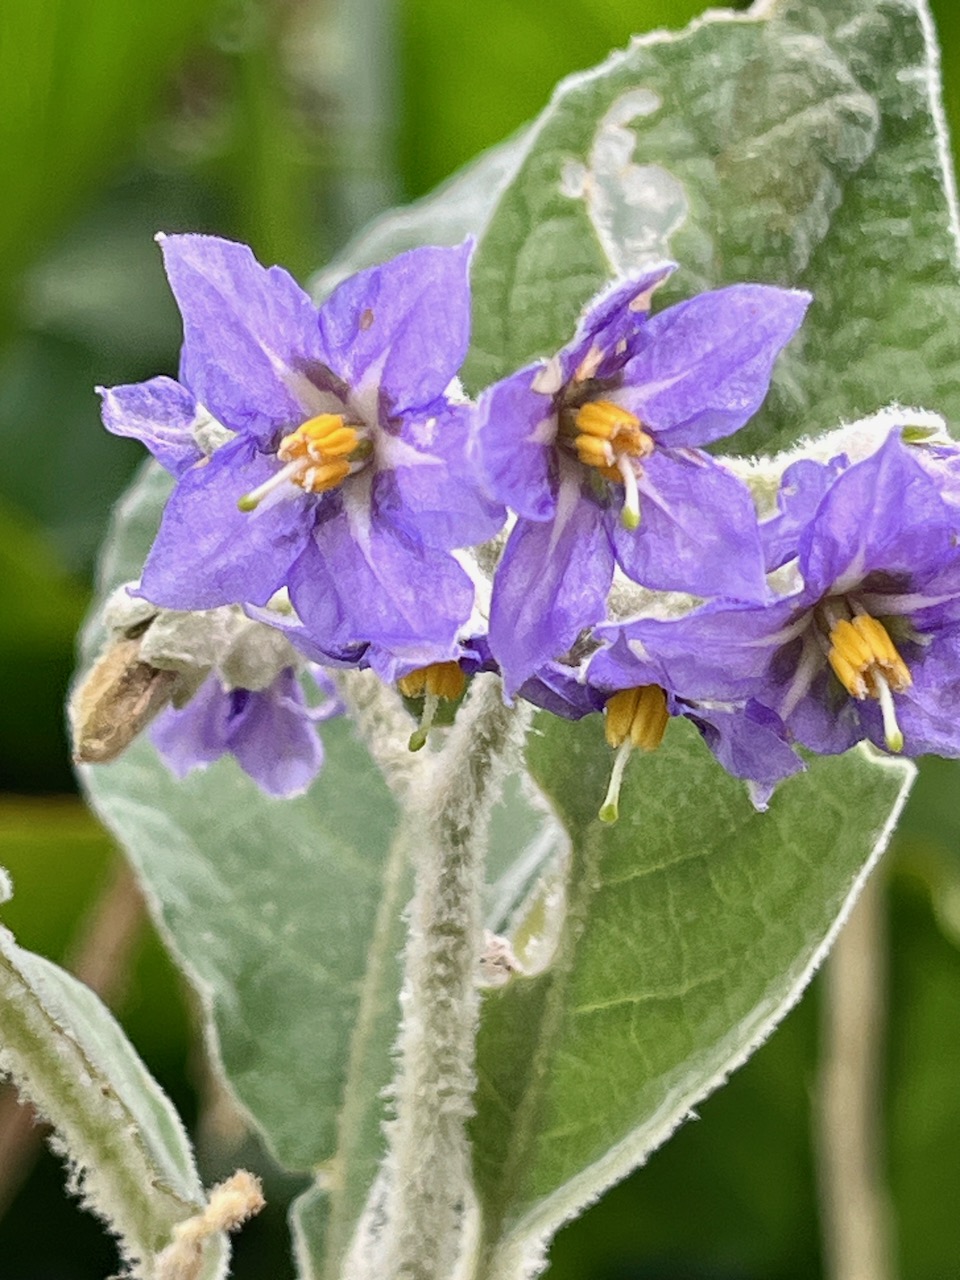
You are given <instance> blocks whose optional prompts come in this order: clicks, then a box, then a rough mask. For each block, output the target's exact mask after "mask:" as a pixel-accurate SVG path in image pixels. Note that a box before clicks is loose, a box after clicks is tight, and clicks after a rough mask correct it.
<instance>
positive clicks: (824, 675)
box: [759, 655, 871, 756]
mask: <svg viewBox="0 0 960 1280" xmlns="http://www.w3.org/2000/svg"><path fill="white" fill-rule="evenodd" d="M784 656H786V655H784ZM794 670H795V668H794ZM791 674H792V672H791ZM789 688H790V681H789V680H788V679H785V680H783V681H782V682H780V683H779V684H778V685H773V684H772V683H771V684H769V685H768V686H767V687H766V688H765V689H764V690H763V691H762V692H761V693H760V694H759V697H760V700H761V701H762V702H763V703H764V704H765V705H771V704H772V705H774V706H775V707H776V709H777V710H778V711H779V710H780V708H781V707H782V706H783V705H784V704H783V694H784V692H785V691H786V690H788V689H789ZM793 701H794V700H793V699H792V698H791V699H790V702H791V703H793ZM870 705H871V703H870V702H869V701H867V702H858V701H857V700H856V698H851V697H850V695H849V694H848V693H847V691H846V689H844V688H843V686H842V685H841V684H840V682H839V680H837V678H836V676H835V675H834V674H833V672H832V671H831V670H830V668H829V667H828V666H827V665H826V662H825V661H823V662H822V663H821V664H820V665H819V666H818V668H817V670H816V672H815V673H814V675H813V679H812V681H811V683H810V685H809V689H808V690H807V692H805V693H804V694H803V695H802V696H801V697H800V698H799V699H797V700H796V702H795V705H793V706H792V707H791V709H790V711H789V714H787V715H786V716H785V717H784V721H785V724H786V726H787V732H788V733H789V735H790V737H791V738H792V739H793V740H794V741H796V742H799V743H800V745H801V746H804V747H807V748H808V749H809V750H810V751H816V752H817V753H818V754H819V755H825V756H836V755H840V754H841V753H842V752H844V751H849V750H850V748H851V747H852V746H854V745H855V744H856V743H858V742H860V741H862V740H863V738H865V737H866V736H867V733H866V730H865V729H864V726H863V721H862V714H863V711H864V709H865V708H869V706H870Z"/></svg>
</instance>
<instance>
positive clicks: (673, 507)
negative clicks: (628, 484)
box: [608, 449, 769, 600]
mask: <svg viewBox="0 0 960 1280" xmlns="http://www.w3.org/2000/svg"><path fill="white" fill-rule="evenodd" d="M638 487H639V490H640V527H639V528H638V529H625V528H624V527H623V525H622V523H621V521H620V518H619V512H618V511H616V510H612V509H611V510H610V512H609V513H608V521H609V527H610V536H611V538H612V539H613V544H614V548H615V550H616V555H617V560H618V562H619V564H620V566H621V568H622V569H623V571H624V573H625V574H626V575H627V576H628V577H629V578H632V579H633V580H634V581H635V582H639V583H642V584H643V585H644V586H646V587H653V588H656V589H659V590H665V591H687V592H689V593H690V594H692V595H697V596H721V595H722V596H729V597H731V598H734V599H739V600H763V599H766V598H767V596H768V594H769V592H768V588H767V583H766V577H765V575H764V566H763V555H762V550H761V546H760V532H759V527H758V525H757V514H756V509H755V507H754V505H753V499H752V498H751V496H750V491H749V490H748V489H747V487H746V485H745V484H743V482H742V481H741V480H738V479H737V477H736V476H735V475H733V473H732V472H730V471H727V470H726V468H725V467H722V466H721V465H720V464H719V463H718V462H715V461H714V460H713V459H712V458H710V457H709V456H708V455H707V454H705V453H700V452H699V451H698V450H679V449H656V450H654V452H653V453H652V454H651V456H650V457H649V458H647V459H645V460H644V462H643V464H642V467H641V474H640V476H639V481H638Z"/></svg>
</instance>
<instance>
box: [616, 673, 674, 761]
mask: <svg viewBox="0 0 960 1280" xmlns="http://www.w3.org/2000/svg"><path fill="white" fill-rule="evenodd" d="M604 710H605V712H606V719H605V723H604V732H605V734H606V737H607V742H608V743H609V744H610V746H611V747H619V746H621V745H622V744H623V743H624V742H626V741H627V739H629V740H630V745H631V747H636V748H637V749H638V750H639V751H655V750H656V749H657V747H659V745H660V743H661V742H662V741H663V735H664V733H665V732H666V728H667V721H668V720H669V719H670V713H669V712H668V711H667V695H666V694H665V693H664V691H663V690H662V689H661V688H660V686H659V685H658V684H644V685H639V686H637V687H636V688H634V689H621V690H620V692H619V693H615V694H613V695H612V696H611V697H609V698H608V699H607V702H606V706H605V708H604Z"/></svg>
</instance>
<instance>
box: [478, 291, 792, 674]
mask: <svg viewBox="0 0 960 1280" xmlns="http://www.w3.org/2000/svg"><path fill="white" fill-rule="evenodd" d="M671 270H672V267H670V266H664V267H661V268H659V269H657V270H654V271H650V272H648V273H647V274H645V275H643V276H640V277H637V278H634V279H631V280H628V281H626V282H625V283H622V284H620V285H618V286H617V287H616V288H615V289H613V290H612V291H611V292H610V293H608V294H606V295H604V296H603V297H602V298H601V299H600V300H599V302H597V303H595V304H594V305H593V306H592V307H591V308H590V309H589V310H588V311H587V313H586V314H585V316H584V317H583V319H582V320H581V322H580V325H579V327H578V329H577V332H576V334H575V336H574V338H573V340H572V341H571V342H570V344H569V345H568V346H566V347H564V348H563V350H561V351H560V352H559V353H558V354H557V355H556V356H554V357H553V359H551V360H550V361H548V362H547V363H545V364H539V365H530V366H528V367H527V368H525V369H522V370H520V372H519V373H516V374H513V375H511V376H510V377H509V378H506V379H504V380H503V381H502V382H499V383H497V384H496V385H495V386H493V387H491V388H490V389H488V390H487V391H486V392H485V393H484V394H483V395H482V396H481V398H480V403H479V405H478V414H477V427H476V436H475V441H474V449H475V453H476V456H477V458H478V462H479V465H480V468H481V471H482V474H483V477H484V481H485V483H486V484H487V486H488V489H489V491H490V493H491V495H492V496H493V497H495V498H496V499H497V500H498V501H500V502H503V503H505V504H506V505H507V506H509V507H512V508H513V510H514V511H515V512H516V513H517V516H518V517H519V518H518V520H517V523H516V526H515V528H514V529H513V531H512V533H511V535H510V538H509V541H508V543H507V547H506V550H505V552H504V555H503V559H502V561H501V563H500V566H499V568H498V571H497V576H496V580H495V583H494V592H493V600H492V606H491V618H490V642H491V647H492V649H493V652H494V654H495V655H496V657H497V659H498V660H499V662H500V664H501V666H502V667H503V669H504V678H505V682H506V687H507V692H508V693H512V692H514V691H515V690H516V689H517V688H519V686H520V685H521V684H522V683H523V681H524V680H525V679H527V677H528V676H530V675H531V674H532V673H533V672H534V671H535V670H536V669H537V668H538V667H540V666H542V665H543V663H544V662H546V661H548V660H550V659H552V658H555V657H557V656H558V655H560V654H562V653H564V652H565V651H566V650H567V649H568V648H569V647H570V645H571V644H572V643H573V641H574V639H575V638H576V636H577V634H578V632H579V631H580V630H581V629H582V628H583V627H585V626H589V625H591V624H593V623H595V622H598V621H599V620H600V619H601V618H602V617H603V616H604V604H605V601H606V596H607V591H608V589H609V587H610V583H611V581H612V577H613V571H614V563H615V562H616V563H618V564H619V565H620V567H621V568H622V569H623V571H624V572H625V573H626V574H627V576H628V577H630V578H632V579H633V580H634V581H635V582H639V583H642V584H643V585H644V586H648V587H652V588H658V589H664V590H677V591H686V592H690V593H692V594H695V595H703V596H713V595H721V594H722V595H727V596H731V597H735V598H739V599H746V600H758V599H763V598H764V597H765V595H766V592H767V588H766V581H765V577H764V565H763V558H762V554H761V547H760V540H759V534H758V528H757V520H756V514H755V510H754V506H753V501H752V499H751V497H750V494H749V492H748V491H747V489H746V487H745V486H744V485H743V484H742V483H741V482H740V481H739V480H738V479H737V478H736V477H735V476H734V475H733V474H732V473H731V472H730V471H728V470H727V469H725V468H724V467H723V466H721V465H720V464H719V463H717V462H715V461H714V460H713V459H712V458H711V457H710V456H709V455H708V454H706V453H704V452H702V450H701V449H699V448H696V447H694V446H698V445H705V444H708V443H710V442H711V441H714V440H717V439H720V438H721V437H723V436H726V435H729V434H730V433H731V432H733V431H736V430H737V429H738V428H739V427H741V426H743V424H744V423H745V422H746V421H747V420H748V419H749V418H750V416H751V415H752V414H753V413H754V412H755V411H756V409H757V408H758V407H759V406H760V403H761V402H762V400H763V398H764V396H765V395H766V392H767V388H768V386H769V382H770V375H771V370H772V368H773V363H774V360H775V359H776V357H777V355H778V353H779V352H780V350H781V348H782V347H783V346H784V344H785V343H786V342H788V341H789V339H790V338H791V337H792V336H793V334H794V333H795V332H796V330H797V328H798V326H799V325H800V322H801V320H802V319H803V315H804V312H805V310H806V308H807V305H808V303H809V301H810V298H809V295H807V294H805V293H799V292H793V291H790V290H784V289H775V288H768V287H766V286H763V285H754V284H746V285H735V286H732V287H731V288H728V289H721V290H719V291H717V292H715V293H705V294H701V295H700V296H699V297H696V298H693V299H691V300H690V301H688V302H682V303H679V304H678V305H677V306H674V307H670V308H668V309H667V310H666V311H663V312H660V313H659V314H658V315H656V316H653V317H652V318H650V319H648V318H647V315H646V313H647V310H648V308H649V305H650V296H651V294H652V292H653V290H654V289H655V288H656V287H657V285H658V284H660V283H661V282H662V281H663V280H664V279H665V277H666V276H667V275H668V274H669V272H670V271H671Z"/></svg>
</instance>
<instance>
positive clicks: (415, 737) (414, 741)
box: [397, 662, 467, 751]
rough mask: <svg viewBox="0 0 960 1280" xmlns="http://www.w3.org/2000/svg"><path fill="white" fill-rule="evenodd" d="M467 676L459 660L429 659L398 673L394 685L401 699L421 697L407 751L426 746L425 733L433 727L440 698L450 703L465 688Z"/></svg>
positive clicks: (417, 749)
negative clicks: (418, 714) (401, 695)
mask: <svg viewBox="0 0 960 1280" xmlns="http://www.w3.org/2000/svg"><path fill="white" fill-rule="evenodd" d="M466 684H467V677H466V676H465V675H464V673H463V669H462V668H461V666H460V664H459V662H431V663H430V665H429V666H427V667H418V668H417V669H416V671H411V672H410V673H409V674H408V675H405V676H401V677H400V679H399V680H398V681H397V688H398V689H399V690H400V692H401V693H402V694H403V696H404V697H405V698H423V711H422V712H421V715H420V723H419V725H418V726H417V728H416V729H415V730H414V731H413V733H412V734H411V735H410V742H409V744H408V745H409V747H410V750H411V751H419V750H420V749H421V747H423V746H425V745H426V741H427V735H428V734H429V732H430V730H431V728H432V727H433V721H434V719H435V717H436V714H437V707H438V706H439V705H440V700H441V699H445V700H446V701H448V702H454V701H456V699H457V698H459V697H460V695H461V694H462V693H463V691H464V689H465V688H466Z"/></svg>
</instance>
